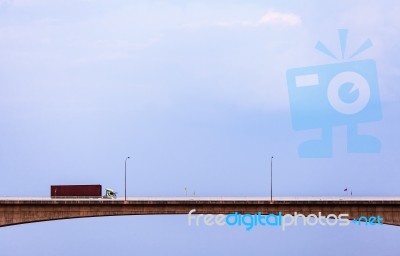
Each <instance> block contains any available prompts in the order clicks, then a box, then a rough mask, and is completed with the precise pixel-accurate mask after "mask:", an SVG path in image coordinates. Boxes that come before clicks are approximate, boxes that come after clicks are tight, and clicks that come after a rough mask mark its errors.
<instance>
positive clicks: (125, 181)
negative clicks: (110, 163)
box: [125, 156, 131, 201]
mask: <svg viewBox="0 0 400 256" xmlns="http://www.w3.org/2000/svg"><path fill="white" fill-rule="evenodd" d="M129 158H131V157H129V156H128V157H127V158H126V159H125V201H126V161H127V160H128V159H129Z"/></svg>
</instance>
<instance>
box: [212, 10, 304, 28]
mask: <svg viewBox="0 0 400 256" xmlns="http://www.w3.org/2000/svg"><path fill="white" fill-rule="evenodd" d="M213 25H214V26H218V27H260V26H278V25H284V26H299V25H301V17H300V16H298V15H296V14H293V13H284V12H276V11H274V10H269V11H268V12H267V13H266V14H265V15H264V16H262V17H261V18H260V19H259V20H258V21H219V22H216V23H214V24H213Z"/></svg>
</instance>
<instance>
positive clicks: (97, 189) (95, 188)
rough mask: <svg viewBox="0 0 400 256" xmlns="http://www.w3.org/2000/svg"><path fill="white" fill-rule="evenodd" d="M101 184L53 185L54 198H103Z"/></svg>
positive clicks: (51, 192)
mask: <svg viewBox="0 0 400 256" xmlns="http://www.w3.org/2000/svg"><path fill="white" fill-rule="evenodd" d="M101 191H102V190H101V185H52V186H51V187H50V194H51V197H52V198H68V197H77V198H101Z"/></svg>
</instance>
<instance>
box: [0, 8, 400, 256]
mask: <svg viewBox="0 0 400 256" xmlns="http://www.w3.org/2000/svg"><path fill="white" fill-rule="evenodd" d="M399 12H400V4H399V3H398V2H397V1H239V0H236V1H178V0H176V1H173V0H171V1H106V0H99V1H92V0H82V1H78V0H71V1H57V0H56V1H51V0H14V1H13V0H1V1H0V137H1V143H0V174H1V176H0V177H1V178H0V186H1V188H2V190H1V192H0V197H22V196H28V197H47V196H49V193H50V185H54V184H102V185H103V187H104V188H106V187H107V188H108V187H109V188H113V189H114V190H116V191H118V192H119V194H120V195H122V194H123V190H124V160H125V158H126V157H127V156H130V157H131V159H129V160H128V162H127V170H128V181H127V183H128V188H127V191H128V196H185V187H186V188H187V189H188V193H189V195H192V194H193V193H195V194H196V196H266V197H268V196H269V191H270V185H269V168H270V167H269V165H270V157H271V156H274V162H273V166H274V195H276V196H293V197H296V196H340V197H344V196H346V192H344V189H345V188H348V190H349V191H352V193H353V195H354V196H397V195H399V193H400V187H399V186H398V180H400V173H399V165H398V160H397V159H398V152H400V137H399V136H398V135H397V133H398V131H399V130H400V122H399V109H400V87H399V85H398V81H399V78H400V72H399V69H400V63H399V60H398V54H399V53H400V34H399V31H400V16H399V15H398V13H399ZM338 29H348V38H347V39H348V40H347V47H346V49H347V52H346V53H348V54H350V53H352V52H354V51H355V50H356V49H357V48H358V47H359V46H360V45H362V43H363V42H365V41H366V40H367V39H370V40H371V42H372V44H373V45H372V47H371V48H369V49H367V50H366V51H364V52H363V53H361V54H359V55H358V56H356V57H354V58H352V59H351V60H350V59H349V58H348V56H349V55H348V54H346V56H345V58H344V59H341V58H339V59H338V60H335V59H333V58H331V57H329V56H327V55H324V54H323V53H322V52H320V51H318V50H316V49H315V46H316V44H317V42H318V41H320V42H322V43H323V44H324V45H325V46H326V47H327V48H328V49H329V50H331V52H332V53H333V54H334V55H336V56H340V57H341V48H340V42H339V37H338ZM368 59H372V60H374V61H375V62H376V71H377V80H378V84H379V99H380V105H381V112H382V119H381V120H377V121H374V122H369V123H362V124H360V125H359V127H358V128H359V131H360V132H361V133H363V134H370V135H373V136H375V137H376V138H378V139H379V140H380V142H381V150H380V152H379V153H348V152H347V150H346V145H347V137H346V126H337V127H334V128H333V155H332V157H329V158H302V157H300V156H299V154H298V147H299V145H300V144H301V143H302V142H304V141H306V140H308V139H311V138H318V137H320V136H321V130H320V129H315V130H304V131H298V130H295V129H294V128H293V123H292V116H291V114H292V113H291V109H290V104H291V103H290V100H289V94H288V84H287V77H286V72H287V70H288V69H293V68H302V67H309V66H319V65H326V64H340V63H342V62H347V61H362V60H368ZM399 232H400V229H399V228H397V227H392V226H382V227H377V228H370V227H365V228H360V227H348V228H343V227H335V228H323V227H296V228H293V229H291V230H288V231H287V232H286V231H285V232H282V231H281V230H276V229H272V230H268V229H262V228H259V229H254V230H252V231H245V230H243V229H240V228H230V227H212V228H210V227H188V226H187V217H186V216H184V215H182V216H128V217H105V218H87V219H77V220H64V221H54V222H42V223H34V224H27V225H20V226H11V227H6V228H1V229H0V252H1V253H0V255H2V256H3V255H4V256H9V255H10V256H11V255H13V256H14V255H16V256H17V255H85V254H88V253H90V254H94V255H95V254H96V255H110V254H118V255H132V254H134V253H135V254H142V255H165V254H166V253H167V254H170V253H171V254H172V253H173V254H174V255H187V254H191V255H204V254H208V255H220V254H226V253H230V254H232V255H243V254H244V253H252V254H257V253H263V254H265V253H268V254H273V255H293V254H298V253H301V254H304V255H322V254H323V255H354V254H367V255H369V254H377V253H379V255H385V256H386V255H399V253H400V246H399V245H398V239H396V237H398V236H399Z"/></svg>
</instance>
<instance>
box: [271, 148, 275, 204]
mask: <svg viewBox="0 0 400 256" xmlns="http://www.w3.org/2000/svg"><path fill="white" fill-rule="evenodd" d="M273 158H274V157H273V156H271V202H272V159H273Z"/></svg>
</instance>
